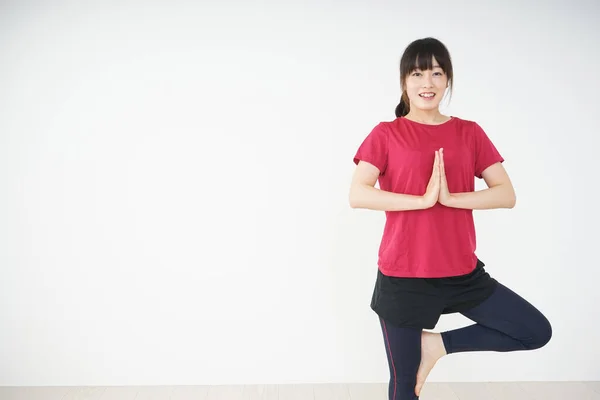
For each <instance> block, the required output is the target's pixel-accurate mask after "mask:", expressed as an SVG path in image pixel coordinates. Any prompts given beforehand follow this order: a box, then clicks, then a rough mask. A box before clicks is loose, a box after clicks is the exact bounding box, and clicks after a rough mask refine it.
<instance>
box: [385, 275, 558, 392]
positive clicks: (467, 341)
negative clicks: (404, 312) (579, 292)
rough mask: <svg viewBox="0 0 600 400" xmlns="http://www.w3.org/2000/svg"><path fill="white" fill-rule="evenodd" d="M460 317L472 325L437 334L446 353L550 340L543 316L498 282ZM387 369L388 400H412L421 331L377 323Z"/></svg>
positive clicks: (521, 346)
mask: <svg viewBox="0 0 600 400" xmlns="http://www.w3.org/2000/svg"><path fill="white" fill-rule="evenodd" d="M462 314H463V315H464V316H465V317H467V318H469V319H471V320H473V321H474V322H476V324H473V325H470V326H466V327H464V328H460V329H455V330H451V331H446V332H442V339H443V342H444V346H445V347H446V353H448V354H451V353H459V352H465V351H498V352H507V351H517V350H533V349H538V348H540V347H542V346H544V345H545V344H546V343H548V342H549V341H550V338H551V337H552V327H551V326H550V322H548V320H547V319H546V317H545V316H544V315H543V314H542V313H541V312H540V311H539V310H537V309H536V308H535V307H534V306H533V305H531V304H530V303H528V302H527V301H526V300H525V299H523V298H522V297H520V296H519V295H517V294H516V293H514V292H513V291H511V290H510V289H508V288H507V287H505V286H503V285H502V284H500V283H498V287H497V289H496V290H495V291H494V293H493V294H492V295H491V296H490V297H489V298H487V299H486V300H485V301H484V302H482V303H481V304H479V305H478V306H476V307H474V308H471V309H470V310H468V311H465V312H462ZM380 323H381V329H382V332H383V338H384V342H385V349H386V354H387V358H388V364H389V367H390V384H389V399H390V400H414V399H418V397H417V395H416V394H415V385H416V379H417V370H418V369H419V364H420V362H421V332H422V330H421V329H416V328H404V327H398V326H394V325H393V324H391V323H388V322H386V321H385V320H383V319H381V318H380Z"/></svg>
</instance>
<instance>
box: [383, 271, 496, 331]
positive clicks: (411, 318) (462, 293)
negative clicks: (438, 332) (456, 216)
mask: <svg viewBox="0 0 600 400" xmlns="http://www.w3.org/2000/svg"><path fill="white" fill-rule="evenodd" d="M484 266H485V264H484V263H483V262H482V261H481V260H479V259H478V260H477V265H476V266H475V269H474V270H473V271H472V272H470V273H469V274H466V275H460V276H452V277H447V278H398V277H392V276H387V275H384V274H382V273H381V271H380V270H379V269H378V270H377V280H376V282H375V289H374V290H373V297H372V299H371V309H373V311H375V313H377V314H378V315H379V316H380V317H381V318H383V319H384V320H385V321H386V322H389V323H391V324H394V325H396V326H401V327H410V328H419V329H433V328H434V327H435V325H436V324H437V322H438V320H439V318H440V316H441V315H442V314H450V313H456V312H461V311H466V310H468V309H470V308H472V307H475V306H477V305H478V304H480V303H481V302H483V301H484V300H486V299H487V298H488V297H489V296H491V294H492V293H493V292H494V290H495V289H496V286H497V283H498V282H497V281H496V280H495V279H494V278H492V277H491V276H490V275H489V274H488V273H487V272H486V271H485V269H484Z"/></svg>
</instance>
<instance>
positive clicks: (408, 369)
mask: <svg viewBox="0 0 600 400" xmlns="http://www.w3.org/2000/svg"><path fill="white" fill-rule="evenodd" d="M379 322H380V324H381V330H382V332H383V339H384V342H385V350H386V355H387V359H388V365H389V368H390V384H389V400H415V399H418V397H417V395H416V394H415V384H416V380H417V370H418V369H419V363H420V362H421V333H422V329H417V328H402V327H398V326H395V325H393V324H390V323H388V322H386V321H385V320H383V319H382V318H379Z"/></svg>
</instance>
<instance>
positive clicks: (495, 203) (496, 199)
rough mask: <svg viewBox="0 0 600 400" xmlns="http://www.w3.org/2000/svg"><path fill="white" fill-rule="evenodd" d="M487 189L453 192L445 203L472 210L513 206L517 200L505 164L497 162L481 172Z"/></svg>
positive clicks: (449, 205)
mask: <svg viewBox="0 0 600 400" xmlns="http://www.w3.org/2000/svg"><path fill="white" fill-rule="evenodd" d="M481 175H482V177H483V179H484V180H485V183H486V185H487V186H488V188H487V189H484V190H478V191H475V192H468V193H452V194H450V196H449V197H448V199H447V200H446V201H444V203H445V204H444V203H442V204H444V205H445V206H446V207H453V208H466V209H471V210H489V209H494V208H513V207H514V206H515V203H516V201H517V199H516V195H515V190H514V188H513V185H512V183H511V181H510V178H509V176H508V174H507V173H506V170H505V169H504V166H503V165H502V164H501V163H499V162H498V163H495V164H492V165H491V166H489V167H487V168H486V169H485V170H484V171H483V173H482V174H481Z"/></svg>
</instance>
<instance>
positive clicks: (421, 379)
mask: <svg viewBox="0 0 600 400" xmlns="http://www.w3.org/2000/svg"><path fill="white" fill-rule="evenodd" d="M445 355H446V348H445V347H444V342H443V341H442V335H441V334H440V333H435V332H426V331H423V333H422V334H421V364H420V365H419V370H418V371H417V385H416V386H415V394H416V395H417V396H419V393H421V388H422V387H423V384H424V383H425V380H426V379H427V375H429V372H430V371H431V369H432V368H433V366H434V365H435V363H436V362H437V361H438V360H439V359H440V358H442V357H443V356H445Z"/></svg>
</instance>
